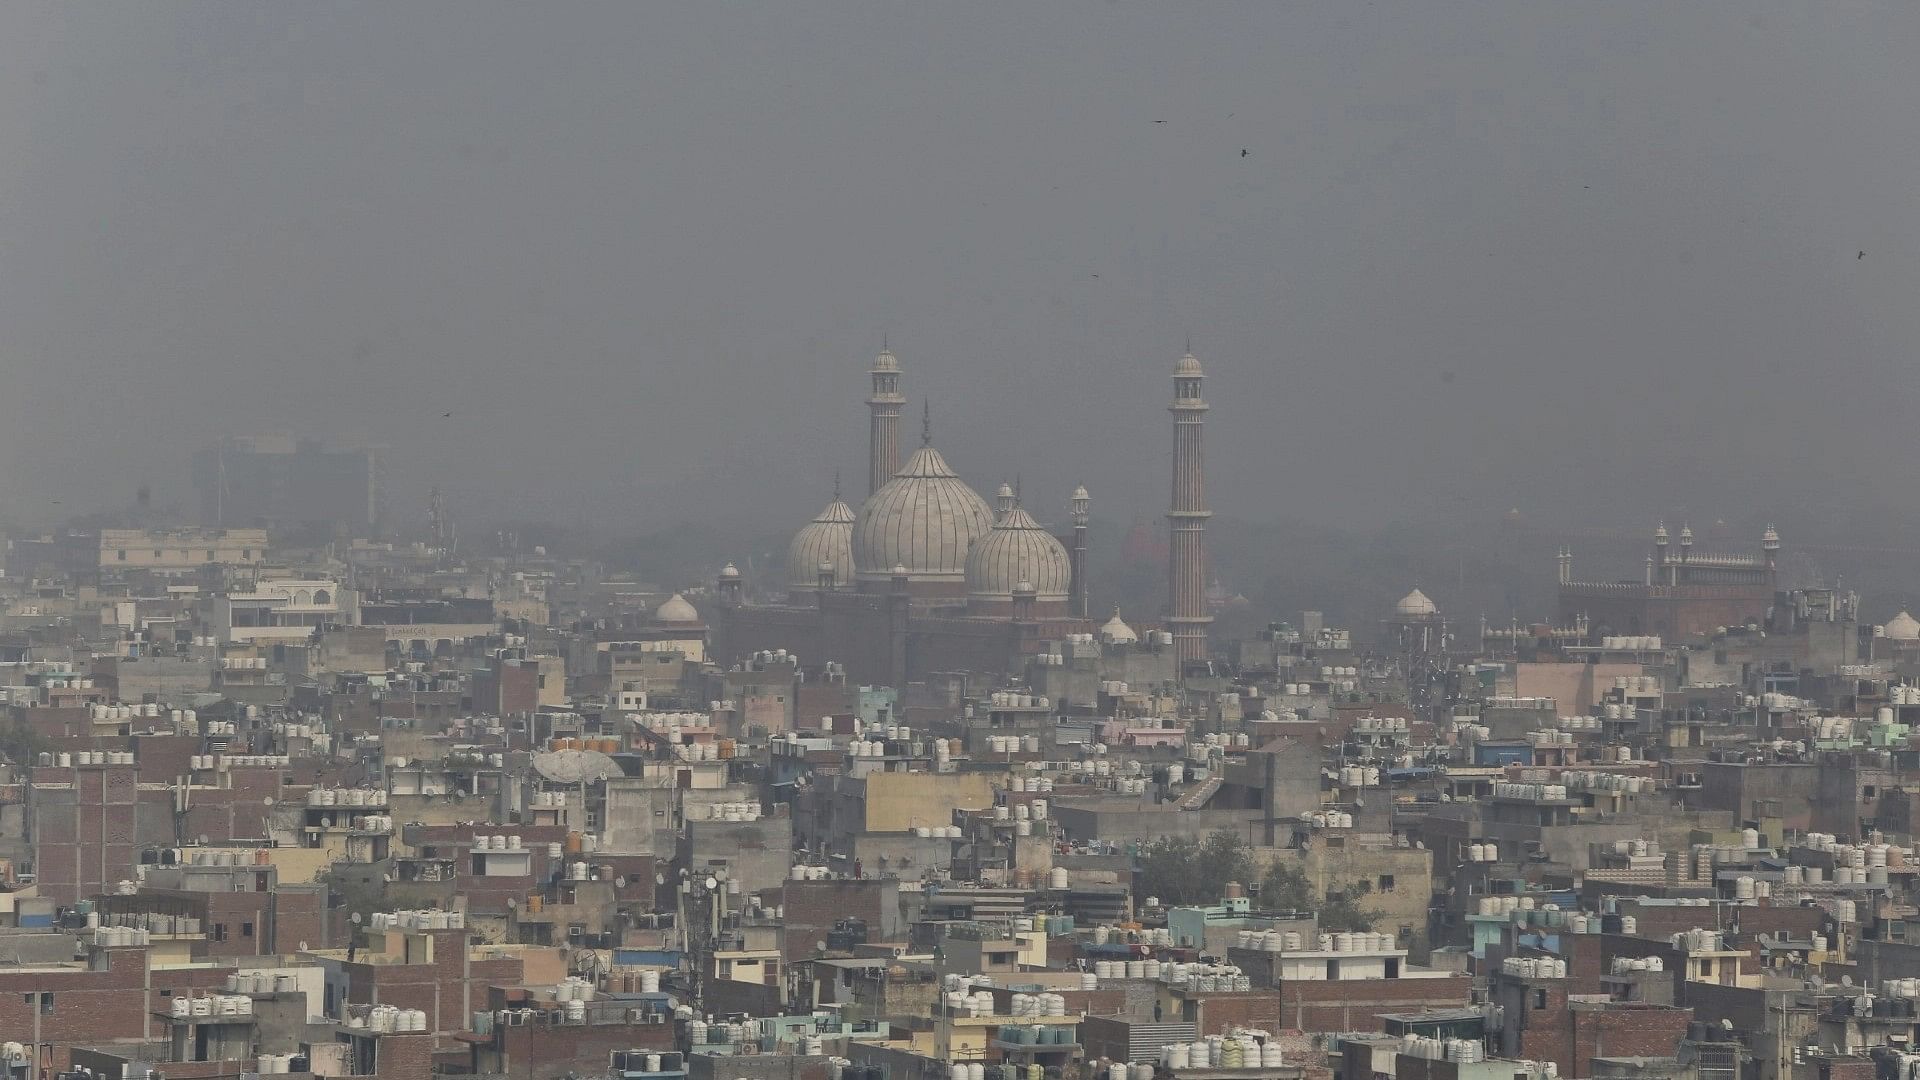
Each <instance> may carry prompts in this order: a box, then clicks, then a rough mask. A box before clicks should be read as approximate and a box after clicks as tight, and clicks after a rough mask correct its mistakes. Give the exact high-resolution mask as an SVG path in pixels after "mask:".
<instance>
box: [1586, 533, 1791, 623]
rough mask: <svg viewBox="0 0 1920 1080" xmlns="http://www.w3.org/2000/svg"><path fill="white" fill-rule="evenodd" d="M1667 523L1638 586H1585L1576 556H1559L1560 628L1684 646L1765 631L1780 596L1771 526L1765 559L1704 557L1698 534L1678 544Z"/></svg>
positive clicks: (1776, 540)
mask: <svg viewBox="0 0 1920 1080" xmlns="http://www.w3.org/2000/svg"><path fill="white" fill-rule="evenodd" d="M1674 539H1675V538H1674V537H1673V536H1671V535H1670V534H1669V533H1668V532H1667V526H1666V524H1665V523H1664V522H1662V523H1661V524H1660V525H1658V526H1657V527H1656V528H1655V529H1654V532H1653V550H1652V551H1651V552H1649V553H1648V554H1647V557H1646V570H1645V574H1644V576H1643V579H1642V580H1640V581H1580V580H1577V579H1575V577H1574V575H1573V551H1572V549H1570V548H1562V549H1561V550H1560V553H1559V556H1558V561H1559V579H1560V580H1559V600H1560V605H1559V606H1560V612H1559V614H1560V620H1561V623H1562V625H1569V624H1572V623H1573V622H1575V621H1576V620H1584V621H1585V622H1586V623H1587V624H1589V625H1590V626H1591V627H1592V630H1591V633H1592V635H1593V636H1595V637H1599V636H1603V635H1617V634H1629V635H1632V634H1650V635H1658V636H1660V637H1663V638H1670V639H1676V640H1677V639H1682V638H1688V637H1697V636H1700V635H1703V634H1712V633H1713V632H1714V631H1715V630H1716V629H1718V628H1720V627H1726V626H1743V625H1746V624H1748V623H1755V624H1764V623H1765V622H1766V621H1767V618H1768V616H1769V614H1770V613H1771V612H1772V610H1773V607H1774V602H1775V599H1776V596H1777V593H1778V590H1779V582H1778V570H1779V556H1780V534H1779V533H1777V532H1775V531H1774V528H1773V526H1771V525H1769V526H1767V528H1766V531H1765V532H1764V533H1762V534H1761V536H1760V552H1759V554H1757V555H1746V554H1723V553H1714V554H1703V553H1700V552H1696V551H1694V550H1693V529H1692V528H1691V527H1689V526H1686V525H1682V526H1681V527H1680V534H1679V537H1678V543H1675V542H1674Z"/></svg>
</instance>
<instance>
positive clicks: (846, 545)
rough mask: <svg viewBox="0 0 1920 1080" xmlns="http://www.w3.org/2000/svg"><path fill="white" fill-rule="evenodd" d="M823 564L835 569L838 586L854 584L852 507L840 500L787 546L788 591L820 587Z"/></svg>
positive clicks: (835, 581) (834, 574)
mask: <svg viewBox="0 0 1920 1080" xmlns="http://www.w3.org/2000/svg"><path fill="white" fill-rule="evenodd" d="M822 564H830V565H831V566H832V567H833V583H834V584H835V585H838V586H842V587H844V586H847V585H851V584H853V508H852V507H850V506H848V505H847V504H846V503H844V502H842V501H840V500H839V499H838V498H835V499H834V500H833V501H832V502H830V503H828V504H827V508H826V509H825V510H822V511H820V515H819V516H818V517H816V518H814V519H813V520H812V521H810V522H808V523H807V525H806V526H805V527H804V528H802V529H801V530H800V531H799V532H797V533H794V534H793V542H792V543H790V544H788V545H787V589H788V591H790V592H792V591H799V590H803V589H817V588H819V586H820V567H821V565H822Z"/></svg>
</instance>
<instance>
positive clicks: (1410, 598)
mask: <svg viewBox="0 0 1920 1080" xmlns="http://www.w3.org/2000/svg"><path fill="white" fill-rule="evenodd" d="M1393 610H1395V611H1397V612H1399V613H1400V614H1402V615H1406V616H1408V617H1411V618H1419V617H1423V616H1427V615H1438V614H1440V608H1439V606H1438V605H1436V604H1435V603H1434V602H1433V601H1431V600H1429V599H1427V594H1426V593H1423V592H1421V591H1420V590H1419V589H1415V590H1413V591H1412V592H1410V593H1408V594H1407V595H1405V596H1403V597H1401V598H1400V602H1399V603H1398V604H1395V605H1394V606H1393Z"/></svg>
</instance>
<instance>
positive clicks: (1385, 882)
mask: <svg viewBox="0 0 1920 1080" xmlns="http://www.w3.org/2000/svg"><path fill="white" fill-rule="evenodd" d="M1378 888H1379V891H1381V892H1392V891H1393V875H1392V874H1381V875H1380V884H1379V886H1378Z"/></svg>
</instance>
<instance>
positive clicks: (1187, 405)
mask: <svg viewBox="0 0 1920 1080" xmlns="http://www.w3.org/2000/svg"><path fill="white" fill-rule="evenodd" d="M1204 378H1205V376H1204V375H1203V374H1202V373H1201V371H1200V361H1198V360H1196V359H1194V357H1193V354H1192V353H1191V352H1189V353H1187V355H1185V356H1183V357H1181V358H1180V362H1179V363H1178V364H1176V365H1174V368H1173V405H1172V407H1171V411H1172V412H1173V505H1172V507H1171V508H1170V509H1169V510H1168V511H1167V527H1168V529H1169V531H1170V532H1171V534H1172V535H1171V537H1170V538H1169V539H1170V543H1169V544H1168V546H1167V591H1168V594H1169V608H1170V610H1169V613H1168V618H1167V622H1168V624H1169V625H1171V626H1172V627H1173V648H1174V656H1175V658H1176V659H1177V660H1178V661H1179V662H1180V663H1182V664H1184V663H1186V662H1187V661H1189V660H1204V659H1206V657H1207V624H1208V623H1210V622H1212V621H1213V617H1212V616H1210V615H1208V614H1207V519H1208V518H1210V517H1212V516H1213V513H1212V512H1211V511H1209V510H1208V509H1207V483H1206V472H1207V455H1206V445H1205V443H1204V442H1203V441H1202V433H1203V431H1204V430H1205V429H1204V425H1205V424H1206V420H1207V402H1206V399H1205V398H1203V397H1201V396H1200V384H1201V382H1202V381H1203V380H1204Z"/></svg>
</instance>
